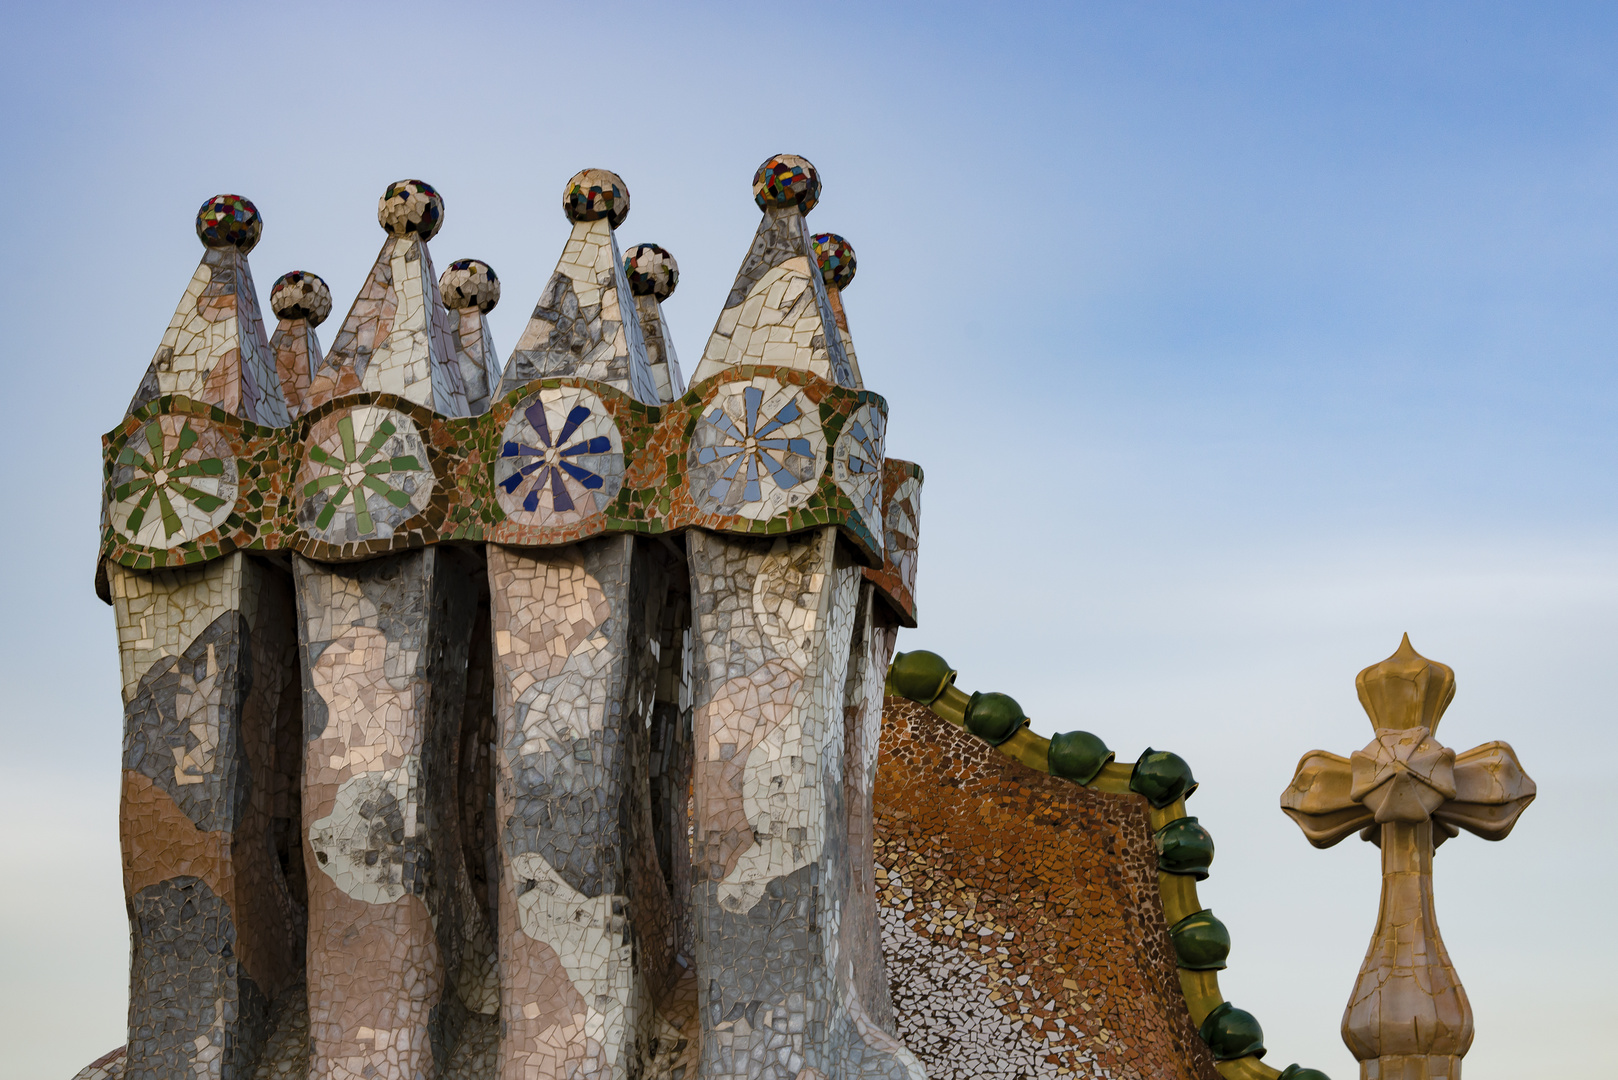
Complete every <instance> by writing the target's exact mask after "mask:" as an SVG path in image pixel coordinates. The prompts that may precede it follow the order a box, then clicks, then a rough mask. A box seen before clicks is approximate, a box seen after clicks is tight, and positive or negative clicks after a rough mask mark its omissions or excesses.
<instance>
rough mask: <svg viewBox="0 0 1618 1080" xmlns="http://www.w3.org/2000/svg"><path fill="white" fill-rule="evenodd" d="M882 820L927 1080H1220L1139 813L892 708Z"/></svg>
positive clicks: (896, 990)
mask: <svg viewBox="0 0 1618 1080" xmlns="http://www.w3.org/2000/svg"><path fill="white" fill-rule="evenodd" d="M874 815H875V833H876V838H875V850H876V863H877V866H876V882H877V897H878V904H879V914H880V917H881V920H882V930H883V951H884V953H885V954H886V959H887V965H888V983H889V987H890V990H891V993H892V996H893V1004H894V1013H895V1016H896V1018H897V1020H898V1025H899V1036H900V1038H902V1039H903V1040H904V1041H905V1043H906V1044H907V1045H908V1046H909V1047H910V1049H911V1051H912V1052H914V1053H915V1054H916V1056H917V1057H918V1058H920V1059H921V1061H922V1064H923V1065H924V1066H925V1067H926V1069H927V1075H928V1077H929V1078H930V1080H966V1078H968V1077H972V1078H984V1077H999V1076H1004V1077H1008V1078H1011V1077H1024V1076H1107V1077H1110V1078H1112V1080H1132V1078H1136V1077H1139V1078H1142V1080H1167V1078H1171V1077H1172V1078H1186V1080H1190V1078H1196V1080H1215V1078H1216V1077H1217V1076H1218V1074H1217V1073H1216V1072H1215V1071H1214V1063H1213V1058H1212V1057H1211V1056H1210V1055H1209V1053H1208V1049H1207V1047H1206V1046H1205V1045H1204V1044H1203V1042H1202V1040H1201V1039H1200V1038H1199V1037H1198V1035H1197V1029H1196V1027H1195V1026H1194V1025H1193V1024H1192V1022H1191V1016H1190V1014H1189V1012H1187V1010H1186V1006H1185V999H1184V997H1183V996H1182V994H1181V990H1180V984H1179V979H1178V975H1177V974H1176V970H1175V959H1174V947H1173V945H1172V943H1171V941H1170V938H1169V932H1168V925H1167V924H1166V923H1165V921H1164V919H1163V913H1162V905H1161V902H1160V901H1159V899H1158V892H1157V853H1156V849H1155V848H1154V846H1153V842H1152V833H1151V829H1150V826H1149V824H1148V820H1147V804H1146V800H1145V799H1143V798H1141V797H1140V796H1138V795H1110V794H1106V793H1103V792H1099V791H1094V790H1090V789H1088V788H1084V787H1081V786H1080V785H1078V784H1074V783H1071V782H1069V781H1066V780H1062V779H1059V778H1056V777H1052V776H1048V775H1045V774H1043V773H1039V772H1036V771H1035V770H1033V769H1030V768H1028V767H1027V766H1025V765H1023V764H1021V763H1020V762H1017V761H1014V760H1012V759H1011V758H1009V757H1006V756H1004V755H1002V754H1000V753H999V752H998V751H996V750H995V749H994V748H993V747H991V746H989V745H987V744H986V743H984V742H983V741H982V740H980V739H978V738H975V737H974V736H972V735H970V734H968V733H966V732H964V731H961V730H960V729H958V728H956V727H954V726H952V725H951V724H949V723H947V722H946V721H944V720H943V719H941V718H940V717H938V716H937V715H936V714H934V713H933V712H932V711H931V710H930V709H927V708H926V707H924V706H921V705H917V704H915V703H913V702H909V701H906V700H904V699H902V698H896V697H890V698H888V699H887V701H886V703H885V706H884V710H883V726H882V756H881V758H880V761H879V763H878V766H877V779H876V791H875V805H874Z"/></svg>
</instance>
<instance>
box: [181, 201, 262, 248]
mask: <svg viewBox="0 0 1618 1080" xmlns="http://www.w3.org/2000/svg"><path fill="white" fill-rule="evenodd" d="M263 231H264V219H263V218H261V217H259V216H258V207H256V206H254V205H253V203H252V200H250V199H244V198H242V197H241V196H240V195H215V196H214V197H213V198H211V199H209V200H208V201H207V202H205V203H203V204H202V209H201V210H198V211H197V239H198V240H201V241H202V242H203V244H205V245H207V246H208V247H211V248H216V249H220V250H223V249H224V248H235V249H236V250H237V251H239V252H241V253H242V254H243V255H245V254H247V253H248V252H249V251H252V250H253V246H254V245H255V244H257V243H258V238H259V234H260V233H262V232H263Z"/></svg>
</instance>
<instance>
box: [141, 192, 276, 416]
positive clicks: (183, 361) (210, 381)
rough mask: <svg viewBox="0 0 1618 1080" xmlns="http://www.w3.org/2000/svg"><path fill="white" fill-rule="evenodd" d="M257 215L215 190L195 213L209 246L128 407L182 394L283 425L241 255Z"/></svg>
mask: <svg viewBox="0 0 1618 1080" xmlns="http://www.w3.org/2000/svg"><path fill="white" fill-rule="evenodd" d="M262 231H263V221H262V219H261V218H260V217H259V213H258V208H257V207H255V206H254V205H253V204H252V203H251V202H249V201H248V200H247V199H244V198H242V197H241V196H240V195H216V196H215V197H213V198H212V199H209V200H208V201H207V202H205V203H203V204H202V209H201V210H199V211H198V212H197V236H198V237H199V238H200V239H201V240H202V243H203V246H204V247H205V248H206V249H207V250H206V251H204V252H203V255H202V262H201V263H200V264H199V265H198V266H197V271H196V273H195V274H193V275H191V284H190V285H189V286H187V287H186V290H185V295H184V296H182V297H181V298H180V303H179V306H178V307H176V308H175V310H174V318H173V319H172V320H170V321H169V328H168V330H167V331H166V332H165V333H164V334H163V342H162V344H161V345H159V346H158V349H157V354H156V355H155V356H153V357H152V362H151V365H150V366H149V367H148V368H147V369H146V376H145V378H143V379H141V382H140V388H139V389H137V390H136V391H135V396H134V398H133V400H131V401H130V403H129V411H130V412H133V411H134V410H135V409H137V408H139V407H140V406H142V405H145V404H146V403H147V402H150V401H154V400H156V399H157V398H159V397H161V396H162V395H164V394H183V395H185V396H186V397H188V398H190V399H191V400H193V401H203V402H207V403H208V404H210V405H217V406H219V407H220V408H222V409H224V410H225V411H226V412H229V413H233V414H235V415H236V416H240V417H242V418H243V419H244V420H251V421H253V422H254V423H256V424H263V425H265V426H267V427H281V426H283V425H284V424H286V423H287V406H286V401H285V400H284V399H283V398H282V396H281V388H280V384H279V380H278V379H277V378H276V374H275V360H274V356H273V354H272V353H271V351H270V342H269V339H268V338H267V337H265V334H264V320H263V318H262V317H261V316H260V315H259V310H258V293H257V291H256V290H255V289H254V288H253V274H252V271H250V270H249V269H248V266H247V253H248V252H249V251H251V250H252V249H253V245H255V244H257V243H258V238H259V234H260V233H261V232H262Z"/></svg>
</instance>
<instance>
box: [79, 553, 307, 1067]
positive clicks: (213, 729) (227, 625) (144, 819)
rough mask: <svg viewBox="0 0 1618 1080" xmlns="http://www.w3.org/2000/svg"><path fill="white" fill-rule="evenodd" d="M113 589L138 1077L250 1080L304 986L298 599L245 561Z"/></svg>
mask: <svg viewBox="0 0 1618 1080" xmlns="http://www.w3.org/2000/svg"><path fill="white" fill-rule="evenodd" d="M108 576H109V583H110V585H111V589H112V598H113V604H114V607H115V608H116V610H117V613H118V637H119V652H120V654H121V658H122V661H123V671H124V702H125V707H124V717H125V723H124V774H123V777H124V779H123V800H122V803H123V805H122V811H121V814H120V832H121V834H122V839H123V854H124V892H125V897H126V898H127V901H128V905H129V916H130V940H131V964H130V1003H129V1051H128V1059H127V1061H128V1064H127V1065H126V1073H125V1075H126V1076H129V1077H131V1078H133V1077H141V1078H153V1080H157V1078H163V1080H167V1078H169V1077H173V1076H180V1075H186V1076H202V1077H229V1076H234V1075H240V1074H241V1073H240V1070H242V1069H245V1068H249V1067H251V1064H252V1062H253V1061H254V1059H255V1058H256V1057H257V1054H258V1051H259V1048H260V1046H261V1045H262V1043H263V1040H264V1038H265V1037H266V1036H267V1034H268V1028H269V1023H270V1014H271V1011H272V1006H273V1004H274V999H275V997H276V995H278V994H279V993H281V992H282V991H284V990H286V989H287V988H288V987H289V986H292V985H294V984H296V983H297V982H298V981H299V979H300V977H301V972H302V968H303V955H302V954H303V921H304V920H303V907H302V892H303V882H302V876H303V875H302V866H301V863H300V861H299V859H298V856H297V853H296V842H295V839H294V838H295V836H296V831H295V830H296V821H295V818H296V807H297V782H296V778H297V759H296V755H295V753H292V752H290V750H291V747H292V746H295V745H296V744H295V743H292V744H291V746H288V745H286V743H287V740H286V738H284V736H287V735H293V736H294V738H295V734H294V733H295V732H296V727H297V693H296V690H295V680H296V668H295V666H294V662H295V655H296V654H295V648H294V645H293V643H294V641H295V640H296V638H295V632H294V627H293V612H292V597H291V589H290V587H289V582H288V580H287V575H286V574H285V572H284V571H282V570H281V569H279V568H278V567H275V566H272V565H269V564H266V563H264V562H262V561H260V560H258V559H254V558H251V557H249V556H247V555H243V554H241V553H236V554H233V555H228V556H226V557H224V558H222V559H219V560H216V561H214V562H211V563H209V564H207V565H206V566H203V567H198V568H195V569H186V570H179V571H156V572H152V573H146V574H140V573H135V572H132V571H129V570H125V569H123V568H122V567H119V566H110V567H109V568H108Z"/></svg>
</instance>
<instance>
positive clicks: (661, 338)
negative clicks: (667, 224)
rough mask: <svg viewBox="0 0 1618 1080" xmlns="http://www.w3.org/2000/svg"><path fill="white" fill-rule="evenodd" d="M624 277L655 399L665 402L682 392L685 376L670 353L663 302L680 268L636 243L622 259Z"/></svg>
mask: <svg viewBox="0 0 1618 1080" xmlns="http://www.w3.org/2000/svg"><path fill="white" fill-rule="evenodd" d="M624 275H625V276H626V277H627V278H628V279H629V291H630V292H632V293H634V294H635V311H636V313H637V314H638V315H639V316H640V333H641V338H642V339H643V340H644V341H645V342H646V360H647V362H648V363H649V364H650V365H651V368H652V381H653V383H655V384H656V386H657V400H658V401H661V402H664V403H667V402H670V401H673V400H674V399H675V398H677V397H679V396H680V395H681V394H683V393H685V376H684V375H682V374H681V373H680V358H679V356H678V355H676V354H675V352H674V335H673V334H671V333H670V332H669V322H668V316H666V315H665V314H664V313H663V301H665V300H667V299H668V298H669V297H670V296H672V295H673V294H674V287H675V286H676V285H678V284H679V282H680V265H679V264H678V263H676V262H675V261H674V256H673V255H670V254H669V253H668V251H667V250H666V249H665V248H662V247H659V246H658V245H657V244H636V245H635V246H634V247H632V248H630V249H629V252H628V254H626V255H625V256H624Z"/></svg>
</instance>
